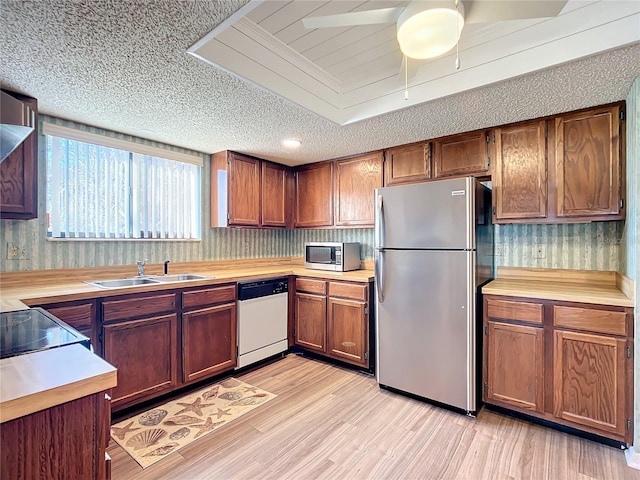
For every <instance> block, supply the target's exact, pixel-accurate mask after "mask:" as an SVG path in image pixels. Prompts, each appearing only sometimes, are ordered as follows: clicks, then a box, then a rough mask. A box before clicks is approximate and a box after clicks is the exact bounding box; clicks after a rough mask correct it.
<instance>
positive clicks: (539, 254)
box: [533, 245, 547, 258]
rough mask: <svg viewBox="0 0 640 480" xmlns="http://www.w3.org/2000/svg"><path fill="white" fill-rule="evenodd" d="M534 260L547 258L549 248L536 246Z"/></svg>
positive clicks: (534, 247)
mask: <svg viewBox="0 0 640 480" xmlns="http://www.w3.org/2000/svg"><path fill="white" fill-rule="evenodd" d="M533 258H547V247H546V246H544V245H534V246H533Z"/></svg>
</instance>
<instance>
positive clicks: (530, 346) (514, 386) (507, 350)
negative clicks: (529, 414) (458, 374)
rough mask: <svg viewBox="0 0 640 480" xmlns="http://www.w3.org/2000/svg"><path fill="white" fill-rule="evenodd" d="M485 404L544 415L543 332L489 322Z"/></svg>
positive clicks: (526, 327) (533, 328)
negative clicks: (511, 407) (542, 413)
mask: <svg viewBox="0 0 640 480" xmlns="http://www.w3.org/2000/svg"><path fill="white" fill-rule="evenodd" d="M487 324H488V334H487V336H486V341H487V345H486V356H487V357H486V377H485V380H484V381H485V383H486V389H485V398H484V400H485V401H486V402H489V403H493V402H497V403H499V404H502V405H503V406H504V405H505V404H506V405H512V406H515V407H519V408H523V409H525V410H530V411H534V412H542V411H543V401H544V397H543V394H544V357H543V354H544V351H543V339H544V336H543V329H542V328H541V327H529V326H525V325H515V324H508V323H501V322H492V321H489V322H487Z"/></svg>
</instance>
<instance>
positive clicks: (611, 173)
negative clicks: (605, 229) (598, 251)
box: [556, 106, 622, 218]
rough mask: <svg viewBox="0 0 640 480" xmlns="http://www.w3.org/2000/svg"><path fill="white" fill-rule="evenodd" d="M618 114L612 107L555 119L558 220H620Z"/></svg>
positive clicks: (615, 108)
mask: <svg viewBox="0 0 640 480" xmlns="http://www.w3.org/2000/svg"><path fill="white" fill-rule="evenodd" d="M619 115H620V108H619V107H618V106H615V107H610V108H599V109H593V110H589V111H586V112H580V113H575V114H569V115H563V116H561V117H558V118H556V181H557V184H558V185H557V190H558V200H557V204H558V205H557V215H558V217H576V216H578V217H580V216H588V217H602V216H606V217H608V218H615V216H620V218H622V216H621V208H620V200H621V198H620V175H621V170H622V164H621V159H620V150H619V149H620V146H619V130H620V127H619ZM610 216H614V217H610Z"/></svg>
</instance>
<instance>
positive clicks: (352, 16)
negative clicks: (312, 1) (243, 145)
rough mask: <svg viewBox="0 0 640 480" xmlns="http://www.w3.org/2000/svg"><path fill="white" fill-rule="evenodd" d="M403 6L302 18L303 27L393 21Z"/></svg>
mask: <svg viewBox="0 0 640 480" xmlns="http://www.w3.org/2000/svg"><path fill="white" fill-rule="evenodd" d="M403 10H404V7H396V8H381V9H379V10H364V11H362V12H349V13H341V14H338V15H326V16H324V17H309V18H303V19H302V23H303V24H304V27H305V28H326V27H351V26H354V25H371V24H374V23H394V22H395V21H396V20H397V19H398V17H399V16H400V14H401V13H402V11H403Z"/></svg>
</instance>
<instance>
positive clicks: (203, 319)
mask: <svg viewBox="0 0 640 480" xmlns="http://www.w3.org/2000/svg"><path fill="white" fill-rule="evenodd" d="M182 362H183V363H182V371H183V380H184V381H185V382H190V381H192V380H197V379H199V378H205V377H210V376H212V375H214V374H216V373H220V372H224V371H225V370H230V369H232V368H233V367H235V366H236V304H235V303H230V304H225V305H219V306H217V307H210V308H203V309H202V310H195V311H193V312H185V313H183V314H182Z"/></svg>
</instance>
